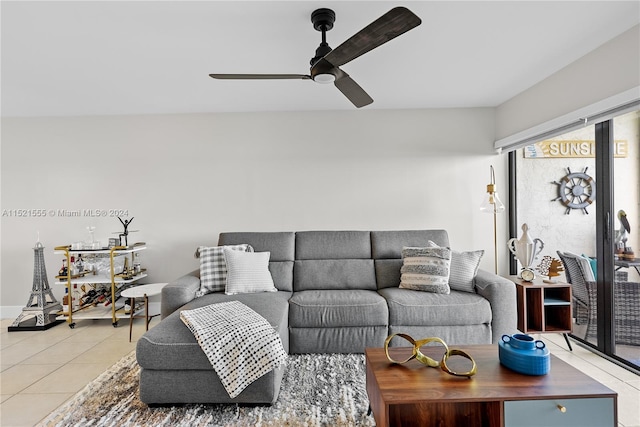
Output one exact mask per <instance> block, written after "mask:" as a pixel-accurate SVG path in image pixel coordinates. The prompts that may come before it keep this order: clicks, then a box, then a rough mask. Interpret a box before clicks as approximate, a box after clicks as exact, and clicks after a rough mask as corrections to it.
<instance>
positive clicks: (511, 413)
mask: <svg viewBox="0 0 640 427" xmlns="http://www.w3.org/2000/svg"><path fill="white" fill-rule="evenodd" d="M614 405H615V403H614V399H613V398H611V399H609V398H590V399H589V398H588V399H557V400H514V401H506V402H504V421H505V422H504V425H505V427H537V426H541V425H543V426H548V427H553V426H558V427H570V426H576V427H588V426H594V427H595V426H597V427H603V426H611V427H615V416H614V412H615V408H614ZM562 408H564V412H563V411H562V410H561V409H562Z"/></svg>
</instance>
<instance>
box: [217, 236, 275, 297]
mask: <svg viewBox="0 0 640 427" xmlns="http://www.w3.org/2000/svg"><path fill="white" fill-rule="evenodd" d="M270 256H271V253H270V252H238V251H234V250H231V249H226V248H225V250H224V257H225V260H226V262H227V287H226V289H225V291H224V292H225V294H227V295H234V294H249V293H255V292H276V291H277V289H276V287H275V286H274V284H273V278H272V277H271V273H270V272H269V258H270Z"/></svg>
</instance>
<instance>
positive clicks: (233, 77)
mask: <svg viewBox="0 0 640 427" xmlns="http://www.w3.org/2000/svg"><path fill="white" fill-rule="evenodd" d="M209 77H211V78H214V79H222V80H295V79H298V80H299V79H302V80H305V79H310V78H311V76H307V75H305V74H209Z"/></svg>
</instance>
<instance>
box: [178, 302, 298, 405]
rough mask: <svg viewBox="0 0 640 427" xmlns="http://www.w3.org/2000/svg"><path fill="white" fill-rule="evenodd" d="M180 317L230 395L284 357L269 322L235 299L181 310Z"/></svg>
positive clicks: (280, 344)
mask: <svg viewBox="0 0 640 427" xmlns="http://www.w3.org/2000/svg"><path fill="white" fill-rule="evenodd" d="M180 319H182V321H183V322H184V324H185V325H187V327H188V328H189V329H190V330H191V332H193V335H194V336H195V337H196V340H197V341H198V344H200V347H201V348H202V351H204V354H206V355H207V358H208V359H209V362H211V365H212V366H213V369H214V370H215V371H216V373H217V374H218V377H220V381H221V382H222V385H223V386H224V388H225V389H226V390H227V393H229V397H231V398H234V397H236V396H238V395H239V394H240V393H241V392H242V390H244V389H245V388H246V387H247V386H248V385H249V384H251V383H252V382H254V381H255V380H257V379H258V378H260V377H261V376H263V375H264V374H266V373H267V372H270V371H272V370H273V369H275V368H277V367H278V366H280V365H282V364H284V363H285V361H286V359H287V353H286V352H285V351H284V347H283V346H282V341H281V340H280V336H279V335H278V333H277V332H276V331H275V330H274V329H273V327H272V326H271V325H270V324H269V322H267V320H266V319H265V318H264V317H262V316H260V315H259V314H258V313H256V312H255V311H253V310H252V309H250V308H249V307H247V306H246V305H244V304H242V303H241V302H239V301H230V302H222V303H218V304H211V305H207V306H205V307H201V308H196V309H194V310H183V311H182V312H180Z"/></svg>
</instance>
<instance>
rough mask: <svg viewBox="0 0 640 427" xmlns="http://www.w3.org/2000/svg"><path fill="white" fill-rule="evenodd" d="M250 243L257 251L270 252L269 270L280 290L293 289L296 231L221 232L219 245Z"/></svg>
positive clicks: (289, 290)
mask: <svg viewBox="0 0 640 427" xmlns="http://www.w3.org/2000/svg"><path fill="white" fill-rule="evenodd" d="M236 243H249V244H250V245H251V246H252V247H253V248H254V250H255V251H256V252H270V253H271V258H270V261H269V271H270V272H271V277H273V283H274V285H275V286H276V288H277V289H278V290H279V291H286V292H291V291H293V260H294V258H295V246H294V245H295V233H293V232H288V231H285V232H238V233H220V237H219V239H218V244H219V245H231V244H236Z"/></svg>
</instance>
